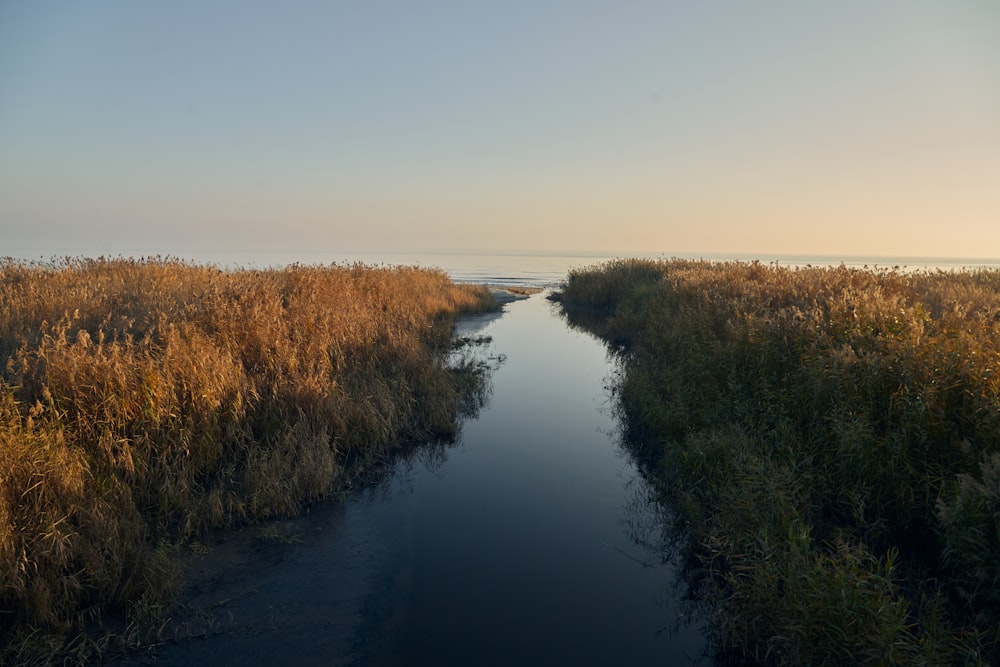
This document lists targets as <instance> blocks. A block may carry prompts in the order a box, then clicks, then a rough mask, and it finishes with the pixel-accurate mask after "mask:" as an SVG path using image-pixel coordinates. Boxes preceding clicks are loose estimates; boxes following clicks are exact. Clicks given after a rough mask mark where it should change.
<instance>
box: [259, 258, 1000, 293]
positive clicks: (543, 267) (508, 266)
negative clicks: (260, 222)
mask: <svg viewBox="0 0 1000 667" xmlns="http://www.w3.org/2000/svg"><path fill="white" fill-rule="evenodd" d="M624 257H639V258H647V259H670V258H674V257H676V258H681V259H705V260H709V261H718V262H725V261H744V262H749V261H755V260H756V261H759V262H761V263H764V264H776V265H778V266H788V267H797V266H801V267H804V266H839V265H841V264H843V265H845V266H851V267H870V268H890V269H891V268H898V269H900V270H907V271H910V270H922V269H928V270H943V271H955V270H961V269H979V268H990V269H1000V259H975V258H964V259H963V258H958V259H956V258H947V257H861V256H842V255H751V254H747V255H739V254H710V253H702V254H699V253H619V254H615V253H576V254H559V253H532V252H508V253H486V252H440V253H428V252H423V253H400V252H387V253H381V254H379V253H339V254H338V253H325V252H323V253H320V252H316V253H310V254H305V255H302V256H299V257H292V256H289V257H284V258H280V259H278V258H275V259H271V260H269V262H264V263H269V264H271V265H275V264H281V265H283V264H290V263H292V262H296V261H297V262H300V263H303V264H315V263H324V264H325V263H330V262H341V263H343V262H347V263H351V262H363V263H365V264H376V265H378V264H385V265H393V266H396V265H417V266H424V267H436V268H440V269H443V270H444V271H446V272H447V273H448V275H450V276H451V277H452V279H453V280H457V281H460V282H474V283H491V284H498V285H522V286H530V287H554V286H556V285H558V284H559V283H560V282H562V281H563V280H565V279H566V276H567V274H568V273H569V272H570V270H572V269H579V268H585V267H588V266H593V265H596V264H601V263H604V262H607V261H609V260H612V259H616V258H624Z"/></svg>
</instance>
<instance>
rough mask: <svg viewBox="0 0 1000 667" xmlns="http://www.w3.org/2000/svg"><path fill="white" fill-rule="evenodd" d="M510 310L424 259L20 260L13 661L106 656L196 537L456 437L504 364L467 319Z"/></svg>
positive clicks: (272, 512) (5, 640)
mask: <svg viewBox="0 0 1000 667" xmlns="http://www.w3.org/2000/svg"><path fill="white" fill-rule="evenodd" d="M498 308H499V304H498V301H497V299H496V298H495V297H494V296H493V295H492V294H491V292H490V289H489V288H487V287H486V286H482V285H471V284H456V283H453V282H452V281H451V280H450V279H449V278H448V276H447V275H446V274H445V273H444V272H443V271H439V270H429V269H422V268H416V267H392V268H382V267H379V268H376V267H369V266H365V265H360V264H357V265H331V266H327V267H317V266H301V265H293V266H290V267H287V268H284V269H271V270H221V269H219V268H216V267H212V266H204V265H195V264H189V263H186V262H182V261H178V260H173V259H161V258H151V259H142V260H130V259H104V258H100V259H94V260H91V259H72V258H67V259H65V260H61V261H57V262H53V263H36V262H21V261H17V260H12V259H6V260H0V323H2V324H0V360H2V361H3V366H2V367H0V422H2V427H0V583H2V588H0V662H3V663H5V664H10V663H26V662H47V661H50V660H52V659H54V657H56V656H65V655H66V653H67V651H69V652H70V653H71V654H73V655H75V658H74V659H78V660H79V661H85V660H86V659H88V656H89V657H90V659H93V657H95V656H96V655H97V653H99V652H100V650H101V647H100V646H98V645H97V644H95V643H94V642H93V641H91V642H90V644H88V643H87V641H86V640H85V639H83V637H84V635H82V634H81V631H82V629H83V628H84V627H85V626H87V625H88V624H90V623H92V622H94V621H95V620H99V619H100V618H102V615H104V614H107V613H112V612H118V613H120V612H122V611H124V612H125V614H126V618H129V617H130V616H131V617H135V618H136V619H137V620H136V622H138V618H139V617H140V616H141V615H142V614H143V613H144V611H145V612H148V611H149V610H150V609H156V608H158V606H159V605H161V604H163V603H164V602H165V601H166V600H167V599H168V598H169V594H170V593H171V591H172V587H173V585H174V583H175V580H176V578H177V575H178V574H179V567H180V562H181V559H180V551H182V550H183V545H184V544H185V543H186V542H187V541H190V540H193V539H196V538H199V537H201V536H203V535H204V534H205V533H206V532H207V531H211V530H214V529H218V528H226V527H232V526H235V525H241V524H246V523H251V522H255V521H259V520H263V519H266V518H269V517H280V516H288V515H292V514H294V513H295V512H296V511H297V510H298V509H299V508H300V507H301V506H302V505H303V504H304V503H308V502H310V501H313V500H316V499H319V498H322V497H325V496H328V495H330V494H331V493H334V492H339V491H344V490H347V489H349V488H351V486H352V483H353V482H354V481H355V480H356V479H357V478H358V477H360V476H362V475H363V474H364V471H365V470H366V469H368V468H370V467H372V466H374V465H377V464H378V463H379V462H380V461H381V460H384V459H385V457H386V455H387V452H388V451H389V450H390V449H392V448H395V447H398V446H399V445H401V444H403V443H406V442H416V441H427V440H443V441H447V440H448V439H451V438H454V436H455V433H456V429H457V428H458V426H457V420H458V418H459V417H460V415H461V414H462V412H463V410H465V409H468V403H469V398H468V397H469V395H474V394H475V393H476V392H477V391H478V390H479V385H480V384H482V383H483V382H484V379H483V378H482V376H481V375H482V374H481V369H478V368H477V367H476V365H475V364H474V363H473V362H471V361H470V362H462V361H459V362H457V364H456V363H448V359H449V354H451V351H452V340H451V332H452V326H453V323H454V320H455V317H456V316H457V315H459V314H471V313H478V312H487V311H491V310H497V309H498ZM74 652H75V653H74ZM60 659H61V658H60Z"/></svg>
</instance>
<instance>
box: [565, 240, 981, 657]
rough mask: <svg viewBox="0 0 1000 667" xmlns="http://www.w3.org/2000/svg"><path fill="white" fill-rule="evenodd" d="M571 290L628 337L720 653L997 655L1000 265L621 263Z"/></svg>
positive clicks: (624, 393)
mask: <svg viewBox="0 0 1000 667" xmlns="http://www.w3.org/2000/svg"><path fill="white" fill-rule="evenodd" d="M562 300H563V304H564V307H565V309H566V312H567V313H568V314H569V315H570V318H571V321H572V320H574V319H575V321H577V322H580V323H581V326H585V327H586V328H589V329H590V330H592V331H596V332H598V333H599V334H600V335H602V336H603V337H605V338H606V339H607V340H608V341H609V342H612V343H614V344H615V345H617V346H620V348H621V349H622V350H623V353H624V360H625V362H624V363H625V372H624V376H623V377H624V379H623V380H622V384H621V386H620V387H619V391H620V397H621V405H622V408H623V413H624V416H625V419H626V423H627V427H628V429H629V431H630V432H631V435H632V436H633V439H634V440H635V442H636V443H638V444H637V446H638V447H644V448H645V449H646V454H647V455H648V456H650V457H652V458H653V459H654V460H656V461H657V462H658V463H657V465H658V468H657V470H658V476H659V478H660V481H661V483H662V488H663V490H664V492H665V493H667V494H668V495H669V497H670V498H671V500H672V502H673V504H674V505H675V507H676V508H677V509H678V510H679V512H680V516H682V517H683V520H684V522H685V523H686V526H687V527H688V528H689V529H690V531H691V534H692V536H693V540H694V542H695V545H696V546H695V549H696V551H695V553H696V555H697V561H696V562H697V564H698V567H699V572H700V574H701V575H702V577H701V580H702V586H703V588H704V592H705V594H706V595H707V596H708V597H709V599H710V600H711V604H712V606H713V608H714V610H715V612H714V613H715V627H716V630H717V632H718V639H719V641H720V643H721V645H722V646H723V647H724V648H725V649H727V650H730V651H735V652H737V653H740V654H743V655H745V656H749V657H752V658H756V659H759V660H760V661H762V662H766V663H774V664H795V665H798V664H855V663H864V664H975V663H978V662H982V661H987V662H991V663H993V664H997V663H1000V651H998V640H1000V378H998V373H1000V273H997V272H969V273H959V274H950V273H940V272H937V273H901V272H895V271H886V270H867V269H865V270H862V269H849V268H844V267H840V268H805V269H798V270H793V269H784V268H778V267H774V266H765V265H760V264H757V263H753V264H744V263H725V264H714V263H706V262H690V261H680V260H673V261H661V262H653V261H631V260H627V261H625V260H623V261H616V262H612V263H609V264H606V265H603V266H598V267H593V268H590V269H585V270H580V271H576V272H573V273H571V274H570V276H569V278H568V280H567V284H566V286H565V289H564V291H563V294H562ZM594 311H598V312H600V313H601V314H602V315H603V316H602V317H601V318H598V319H594V318H593V317H579V316H577V317H574V315H573V313H591V314H592V313H593V312H594Z"/></svg>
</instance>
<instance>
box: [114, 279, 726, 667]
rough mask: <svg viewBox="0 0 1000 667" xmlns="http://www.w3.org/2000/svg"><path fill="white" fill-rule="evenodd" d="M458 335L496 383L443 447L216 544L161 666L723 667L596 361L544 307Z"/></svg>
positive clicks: (199, 568) (510, 308)
mask: <svg viewBox="0 0 1000 667" xmlns="http://www.w3.org/2000/svg"><path fill="white" fill-rule="evenodd" d="M505 309H506V312H505V313H504V314H503V315H502V316H501V317H485V318H480V319H479V320H474V321H469V322H466V323H465V325H464V329H463V331H461V332H460V333H461V334H463V335H477V336H489V337H490V338H491V339H492V342H490V343H488V344H484V345H480V346H478V352H477V354H480V355H482V356H483V358H484V359H486V360H487V361H488V362H489V363H490V364H492V366H493V368H494V370H493V373H492V377H491V392H490V395H489V397H488V400H487V402H486V405H484V406H483V407H482V409H481V410H480V411H479V414H478V416H477V417H476V418H474V419H469V420H467V421H466V422H465V423H464V424H463V426H462V429H461V433H460V436H459V439H458V441H457V442H456V443H454V444H452V445H449V446H433V447H426V448H422V449H417V450H414V451H413V452H412V455H410V456H408V457H405V458H403V459H400V460H399V461H398V462H396V463H395V465H394V467H393V468H392V470H390V471H389V474H388V475H387V476H386V478H385V479H384V480H383V481H381V482H380V483H378V484H376V485H374V486H372V487H370V488H368V489H366V490H364V491H361V492H358V493H355V494H354V495H353V496H351V497H349V498H348V499H347V500H346V501H344V502H328V503H323V504H320V505H317V506H314V507H312V508H311V510H310V513H309V514H308V515H306V516H303V517H299V518H297V519H294V520H290V521H285V522H278V523H276V524H273V525H270V526H268V527H254V528H253V529H247V531H246V532H245V534H244V537H245V539H235V540H234V539H230V540H228V541H226V542H223V543H219V544H213V545H208V546H207V547H206V549H205V551H206V552H207V553H206V554H205V555H204V556H202V557H200V558H201V559H202V560H199V561H197V562H196V564H195V565H194V566H193V567H192V583H191V585H190V587H189V589H188V593H187V596H188V599H187V600H186V609H187V615H188V617H189V618H187V619H186V620H184V621H183V623H184V624H186V625H184V627H186V628H187V630H186V631H184V632H179V631H178V627H177V626H175V627H174V628H173V629H172V630H171V631H170V633H172V634H170V633H167V634H170V636H169V637H167V638H166V639H165V641H164V642H163V643H162V644H160V645H158V646H156V647H155V648H154V649H152V650H151V652H150V653H149V654H147V655H143V656H134V657H133V658H132V660H133V661H134V660H141V661H143V662H149V661H152V660H155V661H156V664H164V665H174V664H177V665H180V664H242V665H247V664H299V665H304V664H316V665H470V664H475V665H560V664H565V665H609V664H629V665H645V664H694V663H698V662H701V663H703V664H710V661H709V660H708V659H707V658H704V655H705V653H706V640H705V632H704V628H703V626H702V624H701V623H700V621H698V620H697V619H696V618H693V617H692V611H693V609H694V607H693V606H692V605H691V604H690V603H688V602H686V601H685V600H684V599H683V586H678V585H677V580H678V576H677V574H676V572H675V569H674V564H673V563H672V562H671V559H670V558H668V557H666V556H665V553H667V552H664V551H663V550H662V549H661V548H660V544H661V542H662V539H661V538H662V536H661V535H660V533H659V531H660V529H661V527H662V524H663V522H662V521H661V520H660V512H662V511H663V510H662V509H660V508H658V506H657V504H656V503H655V502H654V500H653V494H652V492H651V490H650V488H649V487H648V486H647V484H646V482H645V481H644V479H643V477H642V475H641V474H640V473H639V471H638V469H637V467H636V465H635V464H634V462H633V461H632V459H631V458H630V456H629V455H628V454H627V452H626V451H625V450H624V449H623V447H622V446H621V445H620V442H619V436H618V425H617V423H616V420H615V417H614V414H613V409H612V408H613V406H612V399H611V396H610V393H609V390H608V389H607V388H606V385H607V384H608V383H609V381H610V378H611V375H612V373H613V370H614V368H613V363H614V362H613V360H611V359H610V358H609V357H608V355H607V353H606V351H605V348H604V347H603V345H602V344H601V343H600V342H599V341H597V340H596V339H594V338H593V337H591V336H589V335H588V334H585V333H582V332H579V331H576V330H573V329H571V328H569V327H568V326H567V325H566V324H565V322H564V321H563V320H562V319H561V318H560V317H559V315H558V313H557V312H556V311H555V309H554V307H553V306H552V304H550V303H549V302H548V301H546V300H545V299H544V295H541V294H539V295H535V296H533V297H531V298H529V299H526V300H522V301H518V302H514V303H510V304H508V305H506V306H505Z"/></svg>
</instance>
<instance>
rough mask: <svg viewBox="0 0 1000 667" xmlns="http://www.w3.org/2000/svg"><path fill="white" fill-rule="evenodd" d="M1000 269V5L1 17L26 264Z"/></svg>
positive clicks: (11, 195)
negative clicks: (325, 262) (742, 258)
mask: <svg viewBox="0 0 1000 667" xmlns="http://www.w3.org/2000/svg"><path fill="white" fill-rule="evenodd" d="M341 250H353V251H375V252H377V251H382V250H384V251H412V252H420V251H450V250H463V251H469V250H483V251H511V250H532V251H535V252H543V251H552V252H574V251H592V252H594V251H597V252H609V253H610V252H636V251H641V252H659V253H665V254H668V255H669V254H672V253H692V252H694V253H697V252H704V253H736V254H743V255H752V254H753V253H772V254H773V253H797V254H822V255H831V254H833V255H836V254H847V255H854V256H856V255H872V256H934V257H976V258H980V257H983V258H997V257H1000V2H997V0H947V1H944V0H846V1H839V2H833V1H830V2H802V1H799V0H786V1H768V0H760V1H757V2H746V1H745V0H740V1H735V0H734V1H731V2H723V1H713V0H706V1H704V2H701V1H699V2H693V1H692V2H674V1H669V0H658V1H643V0H618V1H615V2H612V1H610V0H609V1H606V2H596V1H590V0H573V1H569V0H531V1H522V0H504V1H503V2H499V1H497V2H485V1H484V2H470V1H469V0H456V1H454V2H446V1H441V0H427V1H425V2H411V1H398V2H386V1H382V0H363V1H362V0H329V1H325V2H302V1H286V2H256V1H251V0H218V1H213V0H197V1H188V0H171V1H169V2H167V1H162V2H155V1H153V0H118V1H112V0H90V1H88V2H78V1H76V0H72V1H59V0H32V1H28V0H0V256H4V255H12V256H20V257H29V258H31V257H40V256H45V257H49V256H54V255H96V254H126V255H129V254H132V255H138V254H147V255H148V254H157V253H159V254H174V255H179V256H182V257H189V256H192V257H193V256H205V255H206V253H209V254H210V253H211V252H223V251H225V252H227V253H229V254H230V255H232V254H236V255H239V254H240V253H246V254H247V255H250V254H256V256H260V254H261V253H264V254H266V253H268V252H275V253H278V252H282V253H285V254H286V255H287V254H288V253H291V254H293V255H294V253H296V252H306V251H312V252H315V251H341Z"/></svg>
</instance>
